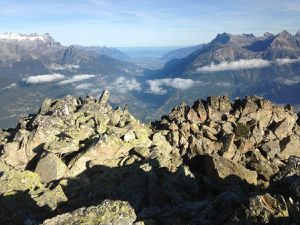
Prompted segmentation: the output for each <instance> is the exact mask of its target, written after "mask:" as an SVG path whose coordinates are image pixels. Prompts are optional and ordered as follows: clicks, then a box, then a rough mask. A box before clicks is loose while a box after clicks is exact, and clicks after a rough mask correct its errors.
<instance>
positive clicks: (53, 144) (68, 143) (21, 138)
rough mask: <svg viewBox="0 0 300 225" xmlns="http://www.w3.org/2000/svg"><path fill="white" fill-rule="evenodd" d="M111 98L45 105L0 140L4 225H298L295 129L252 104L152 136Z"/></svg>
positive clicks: (232, 105)
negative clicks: (111, 104)
mask: <svg viewBox="0 0 300 225" xmlns="http://www.w3.org/2000/svg"><path fill="white" fill-rule="evenodd" d="M108 102H109V93H108V92H107V91H104V92H103V94H102V95H101V97H100V99H95V98H92V97H86V98H76V97H72V96H66V97H65V98H63V99H58V100H56V99H46V100H45V101H44V102H43V104H42V106H41V108H40V110H39V112H38V113H37V114H32V115H29V116H27V117H25V118H23V119H21V120H20V121H19V123H18V124H17V126H16V127H15V128H11V129H5V130H0V208H1V211H0V224H5V225H10V224H12V225H16V224H25V225H36V224H43V225H52V224H53V225H54V224H91V225H92V224H113V225H115V224H135V225H143V224H145V225H148V224H149V225H150V224H151V225H152V224H153V225H155V224H174V225H175V224H178V225H179V224H200V225H218V224H220V225H221V224H222V225H223V224H226V225H235V224H241V225H242V224H243V225H250V224H278V225H279V224H286V225H290V224H300V178H299V175H300V127H299V124H300V121H299V118H298V116H297V115H296V114H295V113H294V112H293V111H292V108H291V106H289V105H287V106H285V107H281V106H278V105H274V104H272V103H271V102H270V101H268V100H265V99H263V98H260V97H256V96H252V97H246V98H244V99H236V100H235V101H234V102H232V101H230V100H229V99H228V98H227V97H226V96H211V97H208V98H207V100H197V101H195V102H194V104H193V105H192V106H189V105H186V104H184V103H182V104H180V105H179V106H176V107H175V108H174V109H173V110H172V112H170V113H169V114H168V115H165V116H163V117H162V118H161V120H160V121H155V122H153V123H151V124H143V123H140V122H139V121H138V120H137V119H135V118H134V116H132V115H131V114H130V113H129V112H128V110H127V108H125V109H122V108H116V109H113V108H112V107H111V106H110V105H109V103H108Z"/></svg>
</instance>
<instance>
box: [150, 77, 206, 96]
mask: <svg viewBox="0 0 300 225" xmlns="http://www.w3.org/2000/svg"><path fill="white" fill-rule="evenodd" d="M147 83H148V85H149V91H148V92H149V93H153V94H157V95H164V94H166V93H167V90H166V89H165V88H164V87H171V88H175V89H179V90H187V89H189V88H191V87H192V86H194V85H195V84H200V83H202V82H201V81H194V80H191V79H182V78H166V79H157V80H148V81H147Z"/></svg>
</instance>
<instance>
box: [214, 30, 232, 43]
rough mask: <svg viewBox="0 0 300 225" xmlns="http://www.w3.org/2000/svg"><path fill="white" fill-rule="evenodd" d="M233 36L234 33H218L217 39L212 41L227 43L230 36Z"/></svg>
mask: <svg viewBox="0 0 300 225" xmlns="http://www.w3.org/2000/svg"><path fill="white" fill-rule="evenodd" d="M231 37H232V34H230V33H226V32H224V33H220V34H218V35H217V36H216V37H215V39H213V40H212V42H211V43H221V44H226V43H228V42H229V41H230V38H231Z"/></svg>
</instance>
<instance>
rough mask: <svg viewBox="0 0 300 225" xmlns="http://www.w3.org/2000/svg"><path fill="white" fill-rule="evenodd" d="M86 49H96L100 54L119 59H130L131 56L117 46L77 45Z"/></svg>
mask: <svg viewBox="0 0 300 225" xmlns="http://www.w3.org/2000/svg"><path fill="white" fill-rule="evenodd" d="M76 47H79V48H82V49H85V50H89V51H95V52H97V53H99V54H102V55H106V56H109V57H111V58H115V59H118V60H128V59H129V56H128V55H127V54H126V53H124V52H122V51H120V50H119V49H116V48H111V47H105V46H103V47H102V46H79V45H78V46H76Z"/></svg>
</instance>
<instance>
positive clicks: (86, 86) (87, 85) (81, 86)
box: [75, 83, 94, 90]
mask: <svg viewBox="0 0 300 225" xmlns="http://www.w3.org/2000/svg"><path fill="white" fill-rule="evenodd" d="M93 86H94V84H92V83H83V84H79V85H77V86H76V87H75V90H86V89H91V88H92V87H93Z"/></svg>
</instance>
